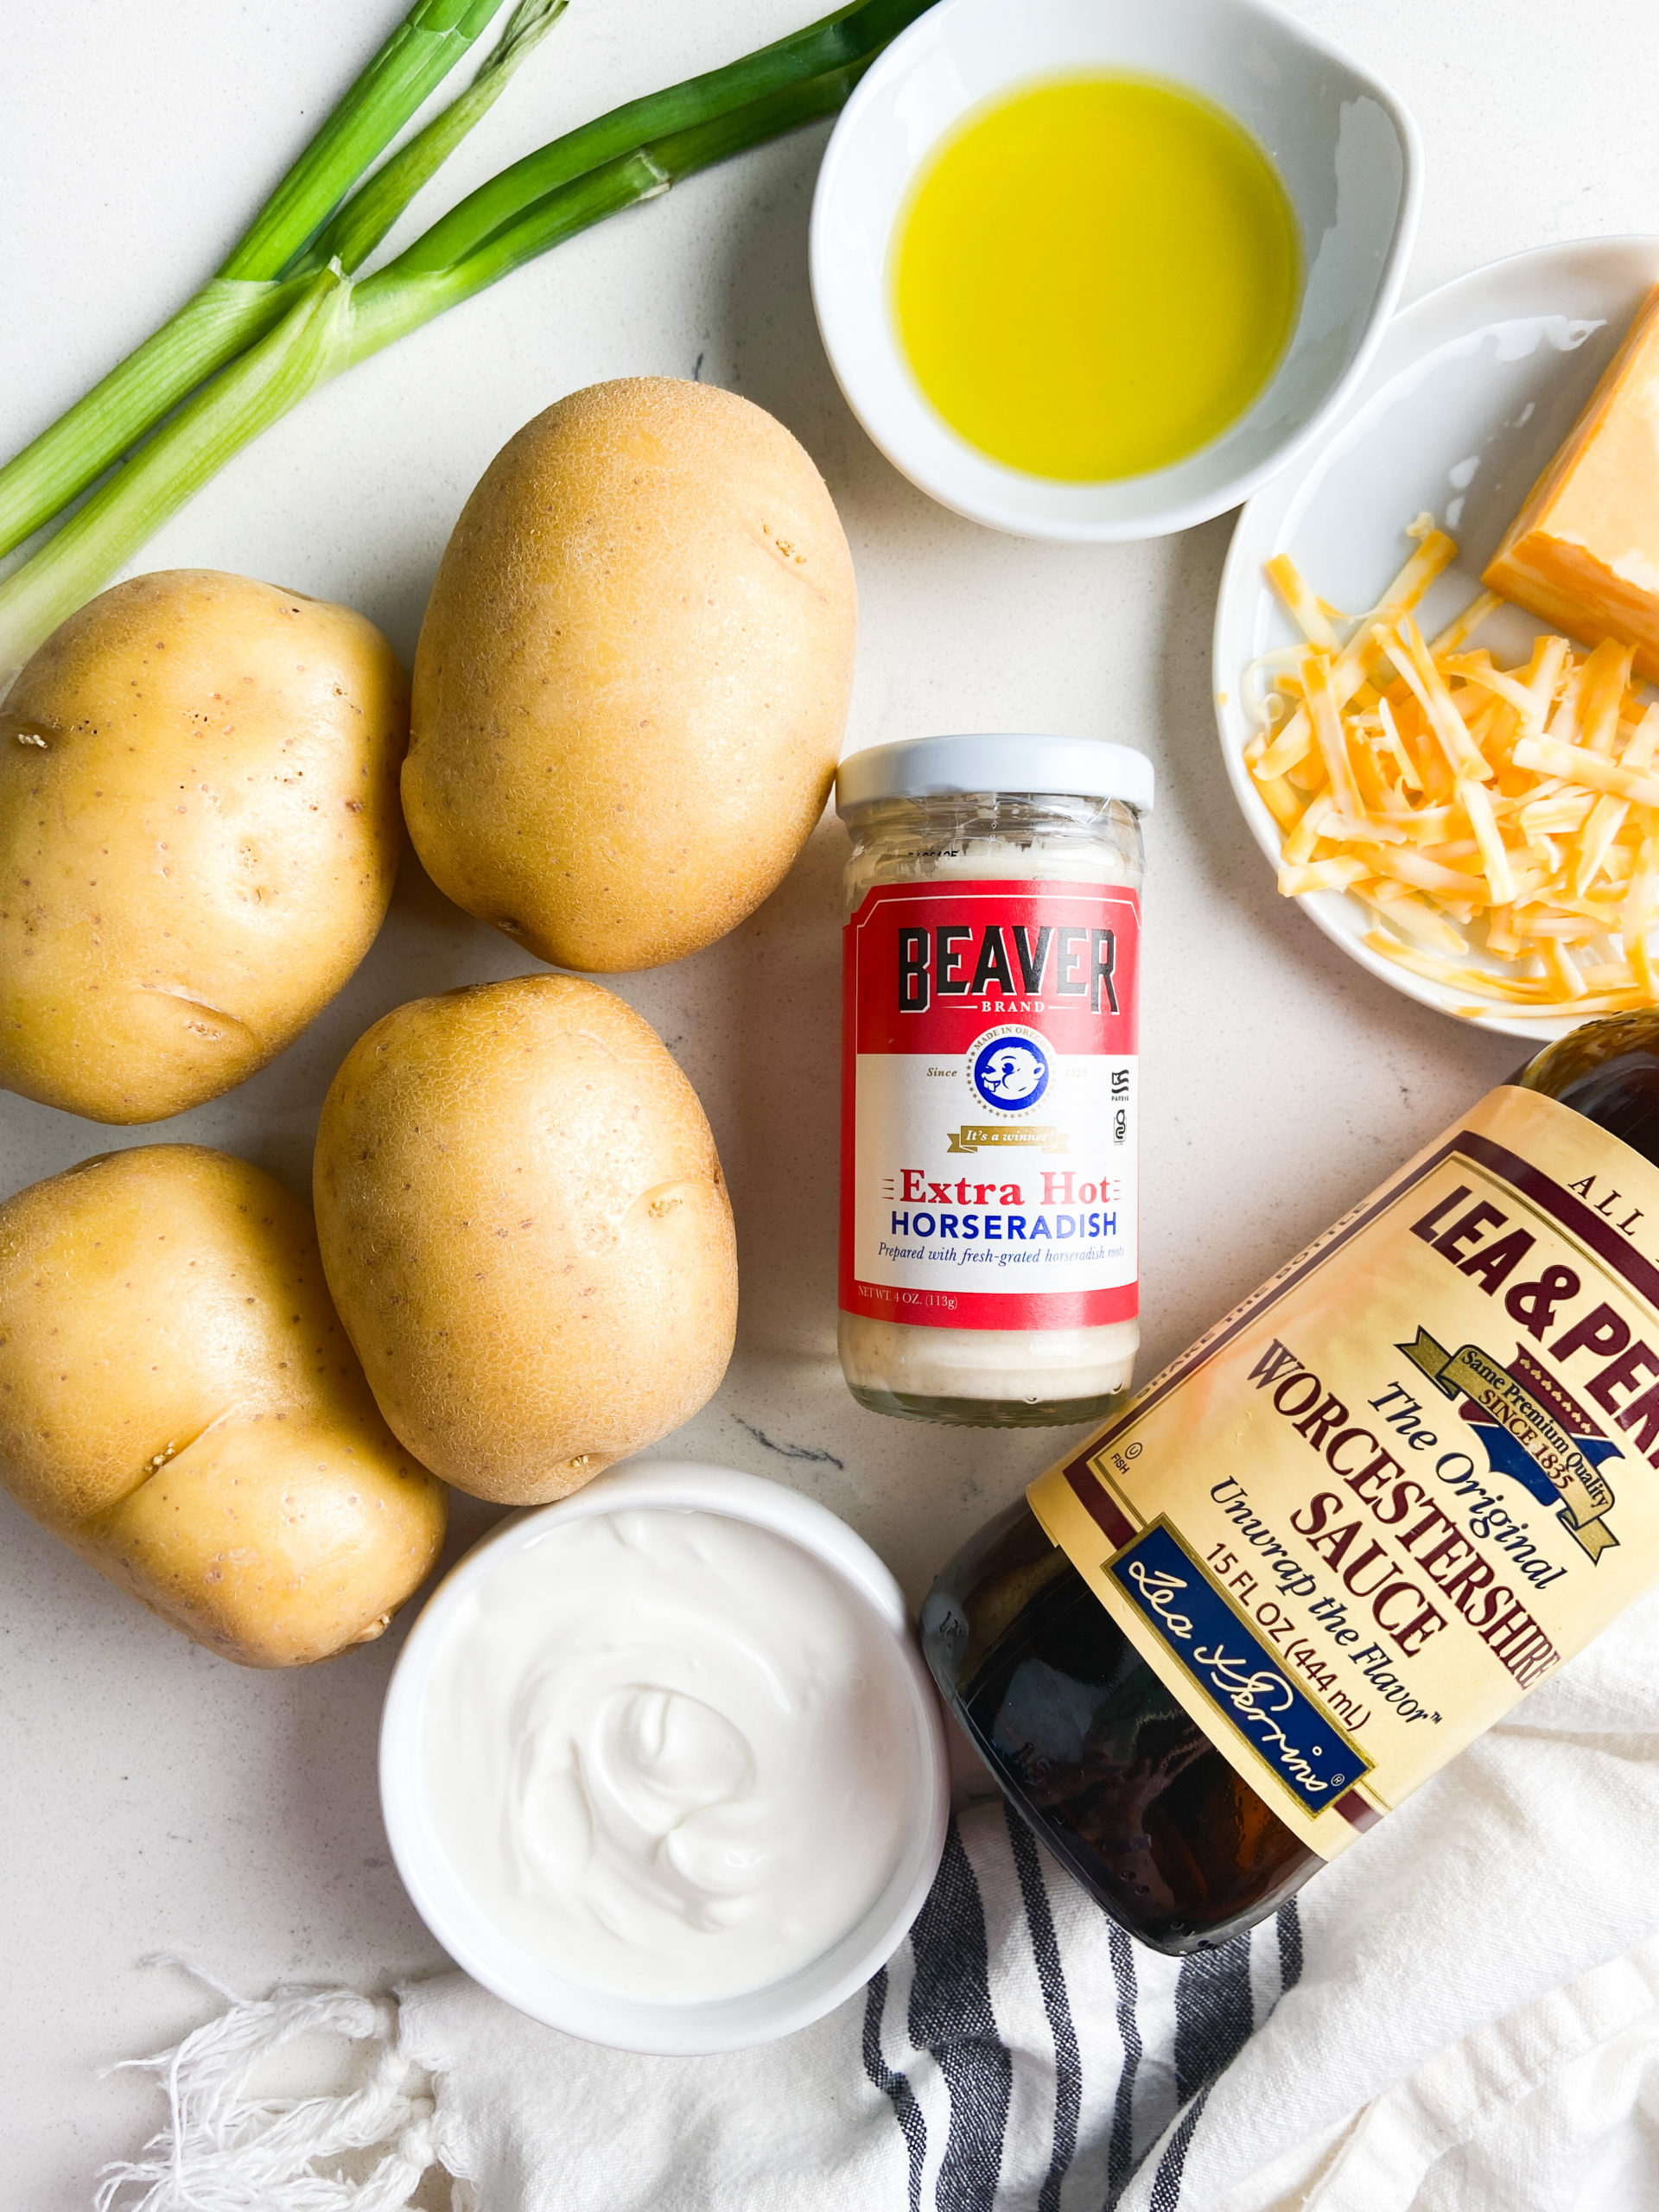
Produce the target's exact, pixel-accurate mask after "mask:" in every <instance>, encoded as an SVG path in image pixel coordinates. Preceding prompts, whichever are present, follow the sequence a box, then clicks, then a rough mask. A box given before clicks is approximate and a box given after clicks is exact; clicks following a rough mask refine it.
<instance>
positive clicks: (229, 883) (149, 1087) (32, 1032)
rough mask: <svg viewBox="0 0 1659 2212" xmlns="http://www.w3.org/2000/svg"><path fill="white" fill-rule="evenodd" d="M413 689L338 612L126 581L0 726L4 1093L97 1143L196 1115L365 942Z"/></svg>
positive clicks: (392, 822) (386, 887)
mask: <svg viewBox="0 0 1659 2212" xmlns="http://www.w3.org/2000/svg"><path fill="white" fill-rule="evenodd" d="M407 733H408V699H407V688H406V686H405V683H404V675H403V671H402V670H401V669H400V668H399V667H398V665H397V658H396V656H395V655H394V653H393V652H392V650H391V646H390V645H388V644H387V643H386V641H385V639H384V638H383V637H382V636H381V635H380V632H378V630H377V629H376V628H375V627H374V626H373V624H372V623H371V622H367V621H365V620H364V619H363V617H362V616H361V615H360V614H353V613H352V611H351V609H350V608H349V607H331V606H327V605H326V604H325V603H324V602H322V601H319V600H312V599H306V598H304V597H303V596H302V594H300V593H298V592H289V591H278V590H277V588H275V587H274V586H273V585H270V584H260V583H253V582H250V581H249V580H248V579H247V578H246V577H245V576H227V575H218V574H217V573H215V572H214V571H213V570H210V569H172V570H168V571H167V572H165V573H163V574H162V575H153V576H137V577H135V578H134V579H133V580H132V582H130V583H124V584H117V585H116V586H115V587H114V588H113V589H112V590H111V591H106V592H105V593H103V594H101V595H100V596H99V598H97V599H95V600H93V601H91V603H90V604H89V605H87V606H86V607H82V608H81V610H80V612H79V613H78V614H73V615H72V616H71V617H70V619H69V620H68V621H67V622H66V623H65V624H64V625H63V626H62V627H61V628H60V629H59V630H57V631H55V632H54V633H53V635H52V636H51V637H50V638H48V639H47V641H46V643H45V645H42V646H41V649H40V651H39V652H37V653H36V654H35V658H34V659H33V660H31V661H30V662H29V665H28V666H27V667H26V668H25V669H24V670H23V671H22V673H21V674H20V675H19V677H17V680H16V683H15V684H14V685H13V686H12V689H11V690H10V694H9V695H8V696H7V699H6V702H5V707H4V709H3V711H0V1085H3V1086H4V1088H5V1089H7V1090H17V1091H21V1092H22V1095H23V1096H24V1097H25V1098H38V1099H40V1100H41V1101H42V1102H43V1103H45V1104H46V1105H48V1106H61V1107H63V1108H65V1109H67V1111H69V1112H70V1113H73V1114H85V1115H86V1116H88V1117H89V1118H90V1119H91V1120H92V1121H94V1122H154V1121H159V1120H160V1119H161V1118H162V1116H164V1115H168V1114H180V1113H182V1112H183V1111H184V1110H185V1109H186V1108H187V1107H190V1106H199V1105H200V1103H202V1101H203V1100H204V1099H207V1098H216V1097H217V1096H219V1093H220V1092H221V1091H223V1090H230V1089H231V1088H232V1085H233V1084H238V1083H243V1082H245V1081H246V1079H247V1077H249V1076H251V1075H252V1074H253V1073H254V1072H255V1071H256V1070H257V1069H259V1068H262V1067H263V1066H264V1064H265V1062H266V1061H267V1060H269V1059H271V1058H274V1057H275V1055H276V1054H277V1053H278V1052H281V1051H282V1049H283V1046H285V1045H288V1044H289V1043H291V1042H292V1040H293V1039H295V1038H296V1037H297V1036H298V1034H299V1033H300V1032H301V1030H302V1029H303V1028H304V1027H306V1025H307V1023H308V1022H309V1021H311V1020H314V1019H315V1016H316V1015H317V1014H320V1013H321V1011H322V1009H323V1007H325V1006H327V1003H328V1001H329V1000H330V999H331V998H333V997H334V994H335V993H336V992H337V991H338V990H339V989H340V987H341V986H342V985H343V984H344V983H345V982H346V980H347V978H348V977H349V976H350V975H351V973H352V970H353V969H354V968H355V967H356V966H357V964H358V963H359V960H361V959H362V957H363V956H364V954H365V952H366V951H367V950H368V949H369V947H370V945H371V944H373V942H374V938H375V932H376V931H378V929H379V926H380V924H381V921H382V919H383V918H384V917H385V911H386V904H387V901H388V900H389V899H391V885H392V877H393V875H394V874H395V873H396V870H397V855H398V849H399V847H400V845H401V842H402V836H403V829H402V823H401V820H400V817H399V813H398V806H397V767H398V763H399V761H400V760H401V758H402V755H403V751H404V741H405V738H406V736H407Z"/></svg>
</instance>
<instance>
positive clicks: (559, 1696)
mask: <svg viewBox="0 0 1659 2212" xmlns="http://www.w3.org/2000/svg"><path fill="white" fill-rule="evenodd" d="M890 1642H891V1640H890V1639H887V1640H886V1641H884V1634H883V1630H882V1629H881V1626H880V1624H879V1622H878V1621H877V1620H876V1619H875V1618H874V1616H873V1615H872V1614H871V1613H870V1611H869V1610H868V1607H866V1606H863V1605H861V1603H860V1602H859V1600H858V1599H856V1598H855V1595H854V1594H853V1592H851V1591H849V1589H848V1588H847V1587H846V1586H845V1585H844V1584H843V1583H842V1581H840V1580H838V1579H837V1578H836V1576H835V1575H834V1574H833V1573H831V1572H830V1571H829V1568H828V1567H825V1566H823V1565H822V1564H821V1563H820V1562H819V1561H818V1560H817V1559H815V1558H813V1557H812V1556H811V1555H810V1554H809V1553H808V1552H806V1551H805V1550H804V1549H802V1548H799V1547H798V1546H797V1545H795V1544H793V1543H791V1542H790V1541H788V1540H787V1539H785V1537H782V1536H779V1535H774V1534H772V1532H771V1531H770V1530H768V1529H761V1528H757V1527H754V1526H752V1525H750V1524H749V1523H747V1522H742V1521H738V1520H735V1519H729V1518H728V1517H726V1516H724V1515H721V1514H718V1513H711V1512H702V1511H683V1510H672V1509H669V1508H661V1507H646V1508H638V1509H629V1510H620V1511H615V1512H612V1513H607V1514H595V1515H589V1516H586V1517H582V1518H575V1519H571V1520H568V1521H560V1520H558V1519H556V1518H555V1519H553V1520H552V1521H550V1524H549V1525H548V1527H547V1529H545V1531H544V1533H543V1534H542V1535H539V1536H538V1537H537V1539H536V1540H535V1541H533V1542H531V1543H530V1544H528V1545H525V1546H523V1547H521V1548H517V1549H506V1550H504V1552H503V1553H502V1555H501V1557H500V1560H499V1564H497V1565H496V1566H495V1567H493V1569H492V1571H490V1572H489V1573H486V1574H485V1575H483V1576H482V1577H480V1579H479V1580H477V1582H476V1583H475V1584H474V1586H473V1587H472V1588H471V1589H470V1590H469V1591H468V1592H467V1593H466V1596H465V1599H464V1600H463V1601H462V1603H461V1605H460V1607H459V1608H458V1609H457V1612H456V1616H455V1618H454V1621H453V1622H452V1623H451V1624H450V1626H449V1628H448V1633H447V1636H446V1638H445V1646H444V1649H443V1653H442V1662H441V1663H437V1664H435V1665H434V1667H433V1669H432V1673H431V1676H430V1679H429V1681H428V1684H427V1688H426V1694H425V1697H424V1699H423V1717H422V1725H421V1757H422V1760H423V1768H424V1781H425V1789H426V1796H427V1799H428V1802H429V1805H430V1807H431V1808H432V1819H433V1823H434V1826H435V1830H436V1834H437V1840H438V1841H439V1843H440V1846H441V1848H442V1852H443V1853H444V1854H445V1856H446V1857H447V1859H448V1861H449V1864H450V1868H451V1871H452V1872H453V1874H454V1878H455V1879H456V1881H457V1882H458V1883H459V1885H461V1888H462V1889H463V1890H464V1891H466V1892H467V1894H468V1895H469V1896H470V1897H471V1898H472V1900H473V1901H474V1904H475V1905H476V1906H477V1908H478V1909H479V1910H480V1911H481V1912H482V1913H483V1914H484V1916H486V1918H487V1919H488V1920H489V1921H490V1922H491V1923H493V1925H494V1926H495V1927H496V1928H497V1929H499V1931H500V1932H501V1934H502V1935H503V1936H505V1937H506V1938H507V1939H508V1940H509V1941H510V1942H512V1944H513V1945H514V1946H515V1947H517V1948H518V1950H520V1951H521V1952H522V1953H524V1955H527V1956H529V1957H531V1958H533V1959H535V1960H537V1961H539V1962H540V1963H542V1964H543V1965H544V1966H545V1967H549V1968H550V1969H551V1970H552V1971H553V1972H555V1973H556V1974H560V1975H563V1977H565V1978H566V1979H567V1980H570V1981H574V1982H576V1983H579V1984H582V1986H586V1987H588V1988H590V1989H593V1990H596V1991H601V1992H604V1993H607V1994H610V1995H614V1996H618V1997H626V1998H631V1999H643V2000H645V2001H647V2002H651V2003H656V2004H672V2005H690V2004H696V2003H701V2002H707V2001H709V2000H712V1999H720V1998H725V1997H732V1996H736V1995H739V1994H741V1993H747V1992H749V1991H752V1990H755V1989H759V1988H762V1987H764V1986H766V1985H767V1984H768V1983H771V1982H773V1981H777V1980H780V1979H781V1978H782V1977H784V1976H785V1975H786V1974H791V1973H793V1972H794V1971H795V1970H796V1969H797V1968H798V1967H802V1966H804V1965H806V1964H808V1963H810V1961H813V1960H815V1959H817V1958H819V1957H821V1956H823V1954H824V1953H825V1952H827V1951H828V1950H829V1948H831V1946H833V1945H834V1944H835V1943H836V1942H837V1941H838V1940H839V1939H840V1938H841V1937H842V1936H845V1935H846V1934H847V1933H848V1932H849V1930H850V1929H853V1928H855V1926H857V1924H858V1923H860V1922H861V1920H862V1918H863V1917H864V1916H865V1915H866V1914H867V1913H868V1910H870V1908H871V1906H872V1905H873V1904H874V1903H875V1901H876V1899H877V1898H878V1897H880V1894H881V1891H883V1889H884V1888H885V1886H886V1885H887V1883H888V1881H889V1879H890V1878H891V1877H892V1875H893V1871H894V1868H895V1866H897V1864H898V1862H899V1855H900V1852H901V1849H902V1847H903V1846H904V1843H905V1839H906V1823H907V1821H908V1819H909V1818H910V1816H911V1814H912V1806H913V1799H914V1767H915V1751H914V1741H915V1723H914V1719H913V1716H912V1712H911V1709H910V1707H909V1705H908V1703H907V1701H906V1691H905V1688H904V1684H903V1681H902V1679H901V1678H900V1677H899V1675H898V1673H897V1672H896V1670H895V1667H894V1664H893V1657H892V1652H891V1648H890Z"/></svg>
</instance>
